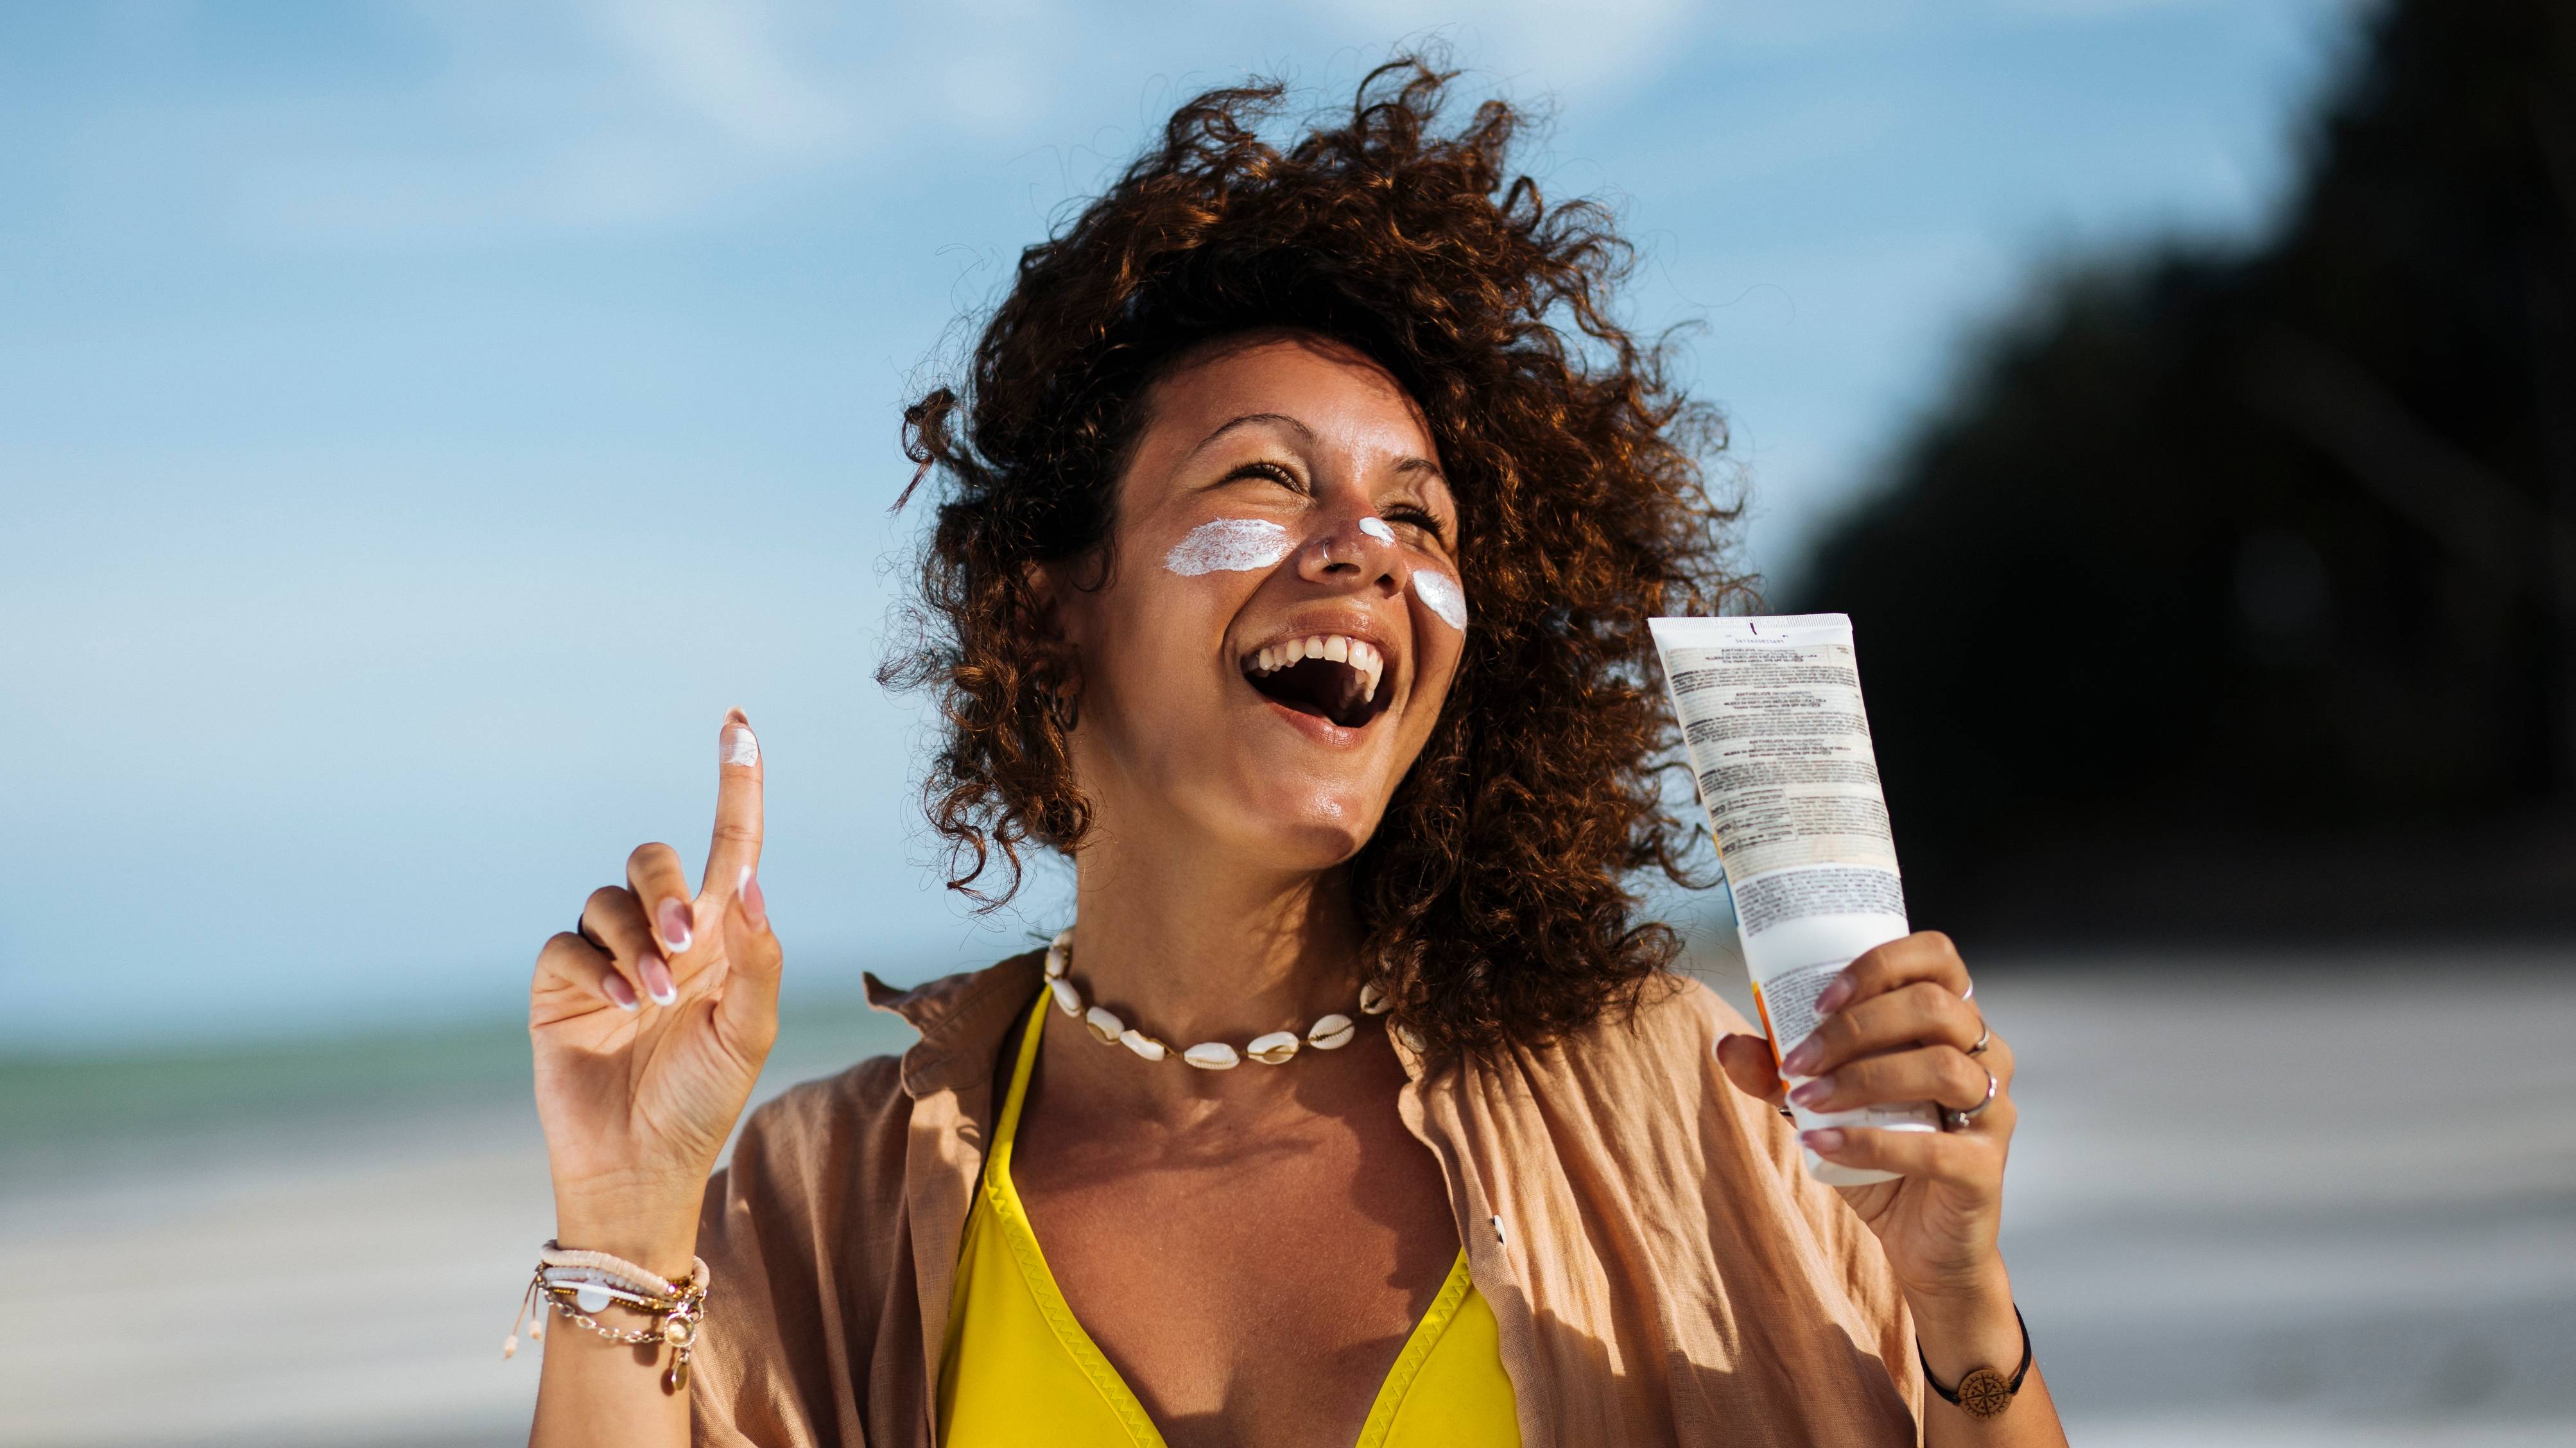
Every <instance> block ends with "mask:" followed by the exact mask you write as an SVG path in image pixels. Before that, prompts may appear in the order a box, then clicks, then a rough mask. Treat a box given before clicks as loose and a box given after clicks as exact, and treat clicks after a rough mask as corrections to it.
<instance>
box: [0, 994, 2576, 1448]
mask: <svg viewBox="0 0 2576 1448" xmlns="http://www.w3.org/2000/svg"><path fill="white" fill-rule="evenodd" d="M1710 970H1711V973H1712V978H1713V983H1715V984H1718V985H1719V986H1720V987H1721V988H1722V989H1726V990H1728V991H1730V993H1732V994H1735V995H1736V996H1737V997H1738V999H1739V1001H1740V999H1741V991H1740V982H1739V981H1737V980H1735V979H1732V978H1730V977H1729V976H1728V975H1727V973H1726V970H1725V967H1724V966H1723V965H1722V964H1713V965H1711V966H1710ZM1978 999H1979V1000H1980V1001H1982V1002H1984V1003H1985V1004H1986V1006H1987V1009H1988V1011H1989V1018H1990V1019H1991V1020H1992V1021H1993V1022H1994V1024H1995V1027H1996V1029H1997V1030H1998V1031H1999V1032H2001V1033H2003V1034H2004V1035H2005V1036H2006V1037H2007V1038H2008V1039H2010V1040H2011V1041H2012V1042H2013V1043H2014V1046H2015V1049H2016V1050H2017V1052H2018V1054H2019V1057H2020V1061H2021V1076H2020V1081H2019V1084H2018V1095H2019V1098H2020V1100H2021V1102H2022V1110H2023V1125H2022V1129H2021V1133H2020V1136H2019V1138H2018V1140H2017V1141H2016V1143H2015V1154H2014V1161H2013V1166H2012V1173H2011V1184H2010V1202H2009V1207H2008V1214H2007V1227H2006V1239H2005V1248H2006V1254H2007V1256H2008V1258H2009V1260H2010V1262H2011V1265H2012V1269H2013V1274H2014V1281H2015V1285H2016V1289H2017V1291H2018V1293H2019V1295H2020V1299H2021V1302H2022V1305H2023V1307H2024V1309H2025V1311H2026V1313H2027V1315H2028V1317H2029V1320H2030V1324H2031V1330H2032V1333H2033V1335H2034V1340H2035V1342H2036V1344H2037V1349H2038V1353H2039V1358H2040V1361H2041V1362H2042V1364H2043V1365H2044V1366H2045V1367H2046V1370H2047V1372H2048V1374H2049V1378H2050V1381H2051V1384H2052V1387H2053V1388H2054V1390H2055V1392H2056V1393H2057V1396H2058V1400H2059V1402H2060V1404H2061V1406H2062V1407H2063V1408H2064V1410H2065V1412H2066V1414H2067V1417H2068V1420H2069V1424H2070V1427H2071V1428H2072V1429H2073V1431H2074V1434H2075V1438H2076V1441H2078V1442H2080V1443H2084V1444H2087V1445H2098V1444H2109V1445H2132V1444H2135V1445H2146V1444H2173V1443H2193V1444H2216V1445H2248V1448H2253V1445H2261V1448H2290V1445H2302V1448H2304V1445H2311V1444H2315V1445H2323V1444H2329V1443H2331V1444H2362V1445H2397V1444H2465V1445H2494V1448H2503V1445H2521V1444H2539V1443H2550V1444H2562V1443H2567V1442H2576V1050H2571V1049H2570V1043H2571V1042H2576V951H2571V952H2557V953H2553V952H2547V951H2532V952H2522V953H2518V954H2512V955H2499V954H2496V953H2493V952H2484V953H2473V952H2465V951H2443V950H2435V949H2429V948H2428V949H2423V950H2414V951H2389V952H2380V953H2375V954H2372V955H2368V956H2341V957H2336V956H2304V957H2295V958H2290V957H2279V956H2254V955H2248V956H2241V957H2233V958H2213V957H2207V956H2200V957H2190V958H2160V957H2151V956H2135V957H2130V958H2125V959H2119V960H2100V959H2093V960H2084V961H2055V962H2051V961H2023V962H2018V963H2015V964H2010V965H1989V966H1985V967H1982V968H1981V970H1980V985H1979V990H1978ZM908 1037H909V1032H908V1031H907V1030H906V1029H905V1028H904V1027H903V1026H902V1024H901V1023H900V1022H898V1021H895V1020H893V1019H892V1018H890V1017H886V1016H883V1015H879V1014H876V1013H873V1012H869V1011H866V1010H865V1009H864V1008H861V1007H857V1006H850V1005H836V1006H809V1007H805V1008H802V1009H798V1010H794V1011H791V1012H790V1013H789V1015H788V1016H787V1017H786V1019H785V1020H784V1021H783V1023H782V1029H781V1035H780V1042H779V1047H778V1050H777V1052H776V1054H775V1055H774V1056H773V1058H772V1060H771V1062H770V1066H769V1070H768V1071H767V1073H766V1074H765V1076H764V1079H763V1082H762V1087H761V1090H762V1094H763V1095H766V1094H769V1093H771V1092H774V1091H775V1090H777V1089H779V1088H780V1087H781V1086H783V1085H784V1084H786V1083H789V1082H792V1081H796V1080H801V1079H805V1078H808V1077H812V1076H817V1075H823V1074H828V1073H829V1072H831V1071H834V1070H837V1069H839V1068H840V1067H841V1066H844V1065H846V1064H847V1063H849V1062H850V1061H853V1060H856V1059H859V1058H861V1057H864V1056H868V1055H874V1054H879V1053H882V1052H886V1051H892V1050H899V1049H900V1048H901V1047H902V1045H903V1044H905V1042H906V1041H907V1040H908ZM550 1229H551V1222H550V1213H549V1199H548V1192H547V1185H546V1172H545V1157H544V1150H543V1147H542V1144H541V1143H540V1141H539V1139H538V1135H537V1131H536V1125H535V1120H534V1115H533V1111H532V1109H531V1107H530V1106H529V1102H528V1065H527V1048H526V1040H525V1036H524V1033H523V1032H522V1031H521V1030H519V1029H518V1028H517V1027H516V1026H515V1025H510V1024H499V1023H496V1024H494V1025H492V1026H490V1027H479V1028H475V1027H468V1028H454V1029H446V1030H441V1031H436V1032H424V1033H419V1034H411V1035H374V1036H367V1037H359V1038H351V1039H341V1040H310V1041H303V1042H290V1043H282V1044H275V1045H268V1046H261V1047H237V1048H228V1049H222V1050H206V1051H197V1052H163V1053H154V1054H130V1055H122V1056H99V1057H86V1058H17V1059H8V1060H0V1381H5V1382H6V1384H7V1392H8V1399H9V1401H8V1406H7V1409H6V1410H5V1411H0V1445H38V1444H42V1445H60V1448H74V1445H79V1448H90V1445H98V1448H104V1445H111V1444H113V1445H119V1448H165V1445H181V1444H189V1445H197V1444H204V1445H235V1444H243V1445H246V1444H253V1443H257V1444H265V1445H303V1444H314V1445H319V1444H332V1445H346V1448H396V1445H401V1448H464V1445H487V1444H488V1445H500V1444H516V1443H522V1442H524V1441H525V1437H526V1431H527V1428H526V1425H527V1415H528V1410H529V1406H530V1404H531V1402H532V1401H533V1397H534V1392H535V1386H536V1363H535V1362H534V1361H532V1360H531V1352H530V1351H523V1352H522V1353H521V1355H520V1357H519V1358H518V1360H516V1361H513V1362H509V1363H504V1362H502V1361H501V1360H500V1352H499V1349H500V1342H501V1339H502V1337H503V1335H504V1334H505V1332H506V1331H507V1329H508V1325H509V1316H510V1312H511V1309H512V1308H513V1307H514V1306H515V1305H516V1301H517V1295H518V1292H519V1289H520V1287H521V1286H522V1285H523V1284H524V1282H525V1278H526V1273H527V1270H528V1264H529V1262H530V1260H531V1254H532V1251H533V1249H534V1247H535V1246H536V1244H537V1243H538V1242H539V1241H540V1240H542V1239H543V1238H544V1237H545V1236H547V1235H548V1233H549V1231H550Z"/></svg>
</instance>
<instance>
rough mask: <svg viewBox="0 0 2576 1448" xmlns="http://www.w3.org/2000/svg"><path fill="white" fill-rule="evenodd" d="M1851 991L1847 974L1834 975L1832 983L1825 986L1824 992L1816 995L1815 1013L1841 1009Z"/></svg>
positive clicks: (1849, 997) (1827, 1013)
mask: <svg viewBox="0 0 2576 1448" xmlns="http://www.w3.org/2000/svg"><path fill="white" fill-rule="evenodd" d="M1851 993H1852V983H1851V977H1850V976H1848V975H1838V976H1835V977H1834V983H1833V984H1832V985H1829V986H1826V987H1825V993H1824V994H1823V995H1820V996H1818V997H1816V1014H1818V1015H1831V1014H1833V1013H1834V1012H1835V1011H1838V1010H1841V1009H1842V1008H1843V1002H1845V1001H1847V1000H1850V999H1851Z"/></svg>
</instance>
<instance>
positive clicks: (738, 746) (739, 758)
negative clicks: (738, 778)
mask: <svg viewBox="0 0 2576 1448" xmlns="http://www.w3.org/2000/svg"><path fill="white" fill-rule="evenodd" d="M722 759H723V762H724V763H726V764H729V765H733V766H735V767H737V768H741V769H754V768H757V767H759V764H760V741H759V740H758V739H756V738H754V737H753V736H752V732H751V726H750V725H748V724H730V725H727V726H726V727H725V731H724V740H723V744H722Z"/></svg>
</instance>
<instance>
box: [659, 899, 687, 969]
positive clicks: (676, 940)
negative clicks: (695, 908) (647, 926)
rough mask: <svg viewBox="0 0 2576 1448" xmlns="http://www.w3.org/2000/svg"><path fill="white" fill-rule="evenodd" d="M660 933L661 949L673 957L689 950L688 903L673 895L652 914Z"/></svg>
mask: <svg viewBox="0 0 2576 1448" xmlns="http://www.w3.org/2000/svg"><path fill="white" fill-rule="evenodd" d="M653 919H654V920H655V921H656V922H657V925H656V928H658V929H659V930H660V931H661V932H662V948H663V949H665V950H667V951H669V952H670V953H671V954H673V955H677V954H679V953H680V952H681V951H683V950H686V949H688V948H689V902H688V901H686V900H683V899H681V898H679V897H678V896H676V895H674V896H672V897H671V898H670V899H668V900H665V901H663V902H662V906H661V908H660V909H658V910H656V911H654V912H653Z"/></svg>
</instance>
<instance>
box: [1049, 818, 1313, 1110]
mask: <svg viewBox="0 0 2576 1448" xmlns="http://www.w3.org/2000/svg"><path fill="white" fill-rule="evenodd" d="M1347 878H1348V877H1347V876H1346V875H1345V874H1344V873H1343V872H1342V871H1340V870H1331V871H1325V872H1321V873H1303V872H1301V873H1265V872H1260V871H1253V870H1246V869H1244V868H1241V865H1240V862H1239V861H1235V860H1230V859H1227V858H1225V857H1224V856H1223V854H1222V853H1221V852H1218V851H1207V850H1188V849H1174V850H1168V851H1137V850H1132V849H1122V848H1119V847H1117V846H1116V845H1113V844H1111V843H1109V842H1108V841H1105V840H1095V841H1094V842H1090V843H1087V844H1086V847H1085V848H1084V850H1083V852H1082V856H1081V859H1080V861H1079V863H1078V865H1077V868H1076V876H1075V902H1076V904H1075V923H1074V938H1073V968H1072V976H1073V979H1074V982H1075V984H1076V985H1077V986H1079V987H1080V989H1081V991H1082V994H1083V997H1084V998H1085V999H1086V1000H1088V1001H1090V1002H1091V1003H1092V1004H1094V1005H1098V1006H1103V1007H1106V1008H1107V1009H1109V1010H1110V1011H1112V1012H1115V1013H1116V1014H1117V1015H1118V1017H1119V1018H1120V1019H1121V1020H1124V1021H1125V1022H1127V1023H1128V1024H1129V1025H1131V1026H1134V1027H1135V1028H1137V1029H1138V1030H1141V1031H1143V1032H1145V1033H1146V1034H1148V1035H1151V1036H1154V1037H1156V1038H1157V1039H1160V1040H1162V1041H1163V1042H1164V1043H1165V1044H1166V1045H1168V1046H1170V1048H1171V1049H1172V1051H1173V1052H1174V1053H1176V1054H1177V1053H1178V1052H1181V1051H1184V1050H1187V1049H1188V1048H1189V1047H1191V1046H1193V1045H1196V1044H1198V1043H1199V1042H1202V1041H1222V1042H1225V1043H1227V1044H1229V1045H1232V1046H1234V1047H1235V1048H1236V1049H1238V1050H1240V1049H1241V1048H1242V1047H1243V1045H1244V1043H1245V1042H1247V1041H1249V1040H1251V1039H1252V1038H1253V1037H1255V1036H1259V1035H1264V1034H1266V1033H1268V1032H1271V1031H1279V1030H1290V1031H1296V1032H1298V1033H1299V1034H1301V1035H1302V1034H1303V1033H1304V1032H1305V1030H1306V1027H1307V1026H1308V1025H1310V1024H1312V1023H1313V1022H1314V1021H1315V1019H1316V1018H1317V1017H1319V1016H1322V1015H1324V1014H1326V1013H1328V1012H1333V1011H1340V1012H1344V1013H1346V1014H1349V1015H1351V1016H1352V1017H1353V1018H1354V1019H1357V1018H1358V1017H1359V1015H1360V1012H1359V1010H1358V1005H1357V1002H1358V999H1359V972H1358V945H1359V931H1358V928H1357V925H1356V922H1355V920H1354V918H1353V915H1352V911H1351V905H1350V897H1349V893H1348V886H1347ZM1057 1024H1058V1023H1055V1022H1050V1023H1049V1025H1050V1034H1051V1036H1055V1035H1061V1036H1063V1037H1064V1038H1066V1039H1068V1040H1070V1039H1072V1038H1074V1037H1077V1036H1080V1035H1081V1028H1080V1026H1079V1025H1078V1024H1077V1023H1075V1022H1072V1021H1065V1022H1062V1023H1061V1025H1062V1026H1064V1027H1068V1028H1070V1029H1068V1030H1062V1031H1058V1030H1057V1029H1056V1026H1057ZM1082 1044H1083V1045H1086V1046H1094V1048H1095V1050H1096V1045H1095V1043H1092V1042H1090V1041H1089V1040H1088V1039H1087V1038H1085V1039H1084V1040H1083V1041H1082ZM1066 1054H1067V1055H1070V1056H1071V1057H1072V1058H1073V1059H1074V1060H1083V1059H1084V1058H1086V1057H1087V1058H1089V1061H1091V1062H1094V1063H1097V1064H1098V1065H1100V1066H1101V1067H1103V1068H1104V1069H1102V1070H1099V1071H1094V1070H1089V1069H1083V1070H1080V1071H1079V1073H1078V1074H1079V1076H1080V1077H1082V1078H1085V1079H1086V1080H1089V1079H1091V1078H1097V1084H1098V1085H1099V1086H1101V1087H1103V1088H1105V1089H1108V1090H1110V1091H1112V1092H1114V1093H1115V1094H1117V1095H1120V1096H1129V1095H1131V1093H1132V1094H1133V1096H1134V1097H1135V1101H1134V1102H1133V1104H1135V1105H1138V1106H1142V1107H1143V1108H1145V1109H1148V1110H1151V1109H1153V1107H1154V1106H1155V1105H1157V1104H1162V1105H1168V1106H1172V1107H1182V1106H1184V1105H1185V1103H1189V1102H1204V1101H1207V1100H1208V1099H1210V1098H1211V1097H1218V1098H1222V1097H1230V1096H1233V1095H1235V1094H1237V1093H1238V1092H1242V1091H1248V1090H1251V1089H1254V1088H1257V1087H1258V1086H1259V1085H1261V1084H1262V1083H1261V1081H1260V1080H1258V1079H1257V1078H1259V1077H1263V1076H1267V1075H1268V1068H1263V1067H1254V1068H1253V1076H1252V1077H1248V1078H1247V1079H1245V1080H1243V1081H1240V1082H1236V1081H1233V1080H1230V1079H1229V1078H1233V1077H1242V1076H1245V1075H1246V1073H1245V1071H1244V1070H1243V1068H1240V1067H1238V1068H1237V1069H1236V1070H1234V1071H1201V1070H1197V1069H1193V1068H1188V1067H1184V1068H1182V1069H1180V1070H1178V1071H1175V1070H1172V1069H1171V1067H1170V1065H1169V1064H1165V1065H1162V1066H1158V1067H1152V1068H1147V1066H1146V1063H1145V1062H1143V1061H1141V1060H1138V1059H1135V1058H1134V1057H1132V1056H1129V1055H1128V1054H1127V1053H1126V1052H1123V1051H1118V1052H1099V1053H1098V1054H1097V1055H1094V1054H1093V1053H1092V1052H1090V1051H1083V1052H1071V1053H1066ZM1054 1058H1055V1056H1054V1053H1050V1060H1051V1061H1052V1060H1053V1059H1054ZM1068 1064H1070V1063H1068ZM1297 1064H1299V1065H1310V1064H1312V1063H1307V1062H1299V1063H1297Z"/></svg>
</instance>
